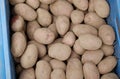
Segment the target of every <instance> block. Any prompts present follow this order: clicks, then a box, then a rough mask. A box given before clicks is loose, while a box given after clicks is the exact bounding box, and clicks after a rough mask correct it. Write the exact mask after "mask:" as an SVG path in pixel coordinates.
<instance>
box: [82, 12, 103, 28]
mask: <svg viewBox="0 0 120 79" xmlns="http://www.w3.org/2000/svg"><path fill="white" fill-rule="evenodd" d="M84 22H85V23H86V24H88V25H91V26H94V27H95V28H97V29H98V28H99V27H100V26H101V25H103V24H105V20H104V19H102V18H101V17H99V16H98V15H97V14H96V13H94V12H89V13H87V14H86V15H85V18H84Z"/></svg>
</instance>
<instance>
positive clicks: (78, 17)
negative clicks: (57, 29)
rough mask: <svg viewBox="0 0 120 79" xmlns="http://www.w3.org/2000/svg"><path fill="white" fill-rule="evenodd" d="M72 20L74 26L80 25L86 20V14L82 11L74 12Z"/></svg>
mask: <svg viewBox="0 0 120 79" xmlns="http://www.w3.org/2000/svg"><path fill="white" fill-rule="evenodd" d="M71 20H72V23H73V24H80V23H82V22H83V20H84V13H83V12H82V11H80V10H73V11H72V13H71Z"/></svg>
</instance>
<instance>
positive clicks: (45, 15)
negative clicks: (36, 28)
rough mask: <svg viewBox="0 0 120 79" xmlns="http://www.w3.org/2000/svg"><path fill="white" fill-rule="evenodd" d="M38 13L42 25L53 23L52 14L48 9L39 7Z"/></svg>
mask: <svg viewBox="0 0 120 79" xmlns="http://www.w3.org/2000/svg"><path fill="white" fill-rule="evenodd" d="M37 14H38V17H37V20H38V22H39V23H40V24H41V25H42V26H48V25H50V24H51V22H52V16H51V14H50V13H49V12H48V11H47V10H45V9H42V8H38V9H37Z"/></svg>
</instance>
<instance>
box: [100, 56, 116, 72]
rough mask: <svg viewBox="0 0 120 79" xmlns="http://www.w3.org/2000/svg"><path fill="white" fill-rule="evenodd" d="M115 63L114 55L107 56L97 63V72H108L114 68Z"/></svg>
mask: <svg viewBox="0 0 120 79" xmlns="http://www.w3.org/2000/svg"><path fill="white" fill-rule="evenodd" d="M116 64H117V60H116V58H115V57H114V56H108V57H106V58H104V59H103V60H102V61H101V62H100V63H99V64H98V69H99V72H100V73H101V74H106V73H109V72H111V71H112V70H113V69H114V68H115V66H116Z"/></svg>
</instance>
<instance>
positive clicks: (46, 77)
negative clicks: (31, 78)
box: [35, 60, 52, 79]
mask: <svg viewBox="0 0 120 79" xmlns="http://www.w3.org/2000/svg"><path fill="white" fill-rule="evenodd" d="M51 71H52V69H51V67H50V64H49V63H48V62H47V61H45V60H40V61H38V62H37V64H36V69H35V75H36V79H50V74H51Z"/></svg>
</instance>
